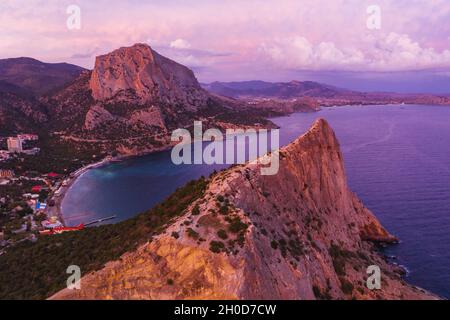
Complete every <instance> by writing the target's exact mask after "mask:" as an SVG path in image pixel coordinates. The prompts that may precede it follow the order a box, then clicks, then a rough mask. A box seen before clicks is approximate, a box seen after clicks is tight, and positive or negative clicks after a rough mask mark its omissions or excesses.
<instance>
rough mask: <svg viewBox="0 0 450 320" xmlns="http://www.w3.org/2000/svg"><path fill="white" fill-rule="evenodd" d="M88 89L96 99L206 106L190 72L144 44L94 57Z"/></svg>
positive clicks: (204, 98)
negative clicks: (124, 99)
mask: <svg viewBox="0 0 450 320" xmlns="http://www.w3.org/2000/svg"><path fill="white" fill-rule="evenodd" d="M89 86H90V88H91V90H92V96H93V97H94V98H95V99H96V100H100V101H105V100H107V99H111V98H114V97H115V98H117V97H118V96H120V95H121V96H122V98H125V97H127V99H129V100H130V99H133V100H140V101H141V102H143V103H144V102H146V101H147V102H149V101H151V102H155V101H157V102H163V103H184V104H187V105H189V106H191V107H192V108H194V109H195V108H197V107H199V106H203V105H205V104H206V100H207V94H206V92H205V91H204V90H203V89H202V88H201V87H200V84H199V83H198V82H197V79H196V78H195V76H194V73H193V72H192V70H190V69H188V68H187V67H185V66H183V65H181V64H178V63H176V62H175V61H172V60H170V59H168V58H166V57H163V56H161V55H160V54H158V53H157V52H155V51H153V50H152V49H151V48H150V47H149V46H148V45H146V44H135V45H134V46H132V47H124V48H120V49H117V50H115V51H113V52H111V53H108V54H106V55H103V56H99V57H97V58H96V61H95V67H94V70H93V71H92V75H91V79H90V82H89Z"/></svg>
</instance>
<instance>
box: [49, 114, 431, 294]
mask: <svg viewBox="0 0 450 320" xmlns="http://www.w3.org/2000/svg"><path fill="white" fill-rule="evenodd" d="M279 156H280V169H279V172H278V174H276V175H273V176H262V175H260V169H261V168H260V167H261V164H259V163H257V162H256V161H254V162H251V163H248V164H245V165H240V166H235V167H232V168H230V169H228V170H226V171H223V172H220V173H218V174H216V175H214V176H213V177H212V178H211V181H210V182H209V185H208V188H207V190H206V192H205V194H204V197H203V198H201V199H199V200H198V201H196V202H195V203H193V204H192V205H191V206H190V207H189V209H188V210H187V212H185V214H184V215H183V216H181V217H180V218H178V219H177V220H176V221H174V222H173V224H171V225H170V226H169V227H168V228H167V229H166V230H165V231H164V233H162V234H160V235H158V236H157V237H155V238H154V239H153V241H151V242H149V243H146V244H144V245H142V246H140V247H139V248H138V249H137V250H136V251H134V252H128V253H126V254H125V255H123V256H122V257H121V259H120V260H118V261H112V262H109V263H108V264H107V265H106V266H105V267H104V268H103V269H101V270H99V271H97V272H93V273H91V274H88V275H86V276H84V277H83V278H82V280H81V286H82V289H81V290H77V291H70V290H67V289H65V290H63V291H60V292H59V293H57V294H56V295H54V296H53V297H52V299H352V298H356V299H433V298H435V297H434V296H433V295H431V294H429V293H427V292H425V291H423V290H421V289H419V288H415V287H413V286H410V285H408V284H406V283H405V282H403V280H402V279H401V276H400V270H398V268H396V267H394V266H392V265H389V264H388V263H387V262H386V261H385V259H384V258H383V257H382V256H381V255H380V254H379V253H377V251H376V250H375V245H374V243H373V242H380V241H381V242H393V241H395V238H394V237H393V236H392V235H390V234H389V233H388V232H387V231H386V230H385V229H384V228H383V227H382V226H381V225H380V223H379V222H378V221H377V219H376V218H375V217H374V216H373V214H372V213H371V212H370V211H369V210H368V209H367V208H365V207H364V205H363V204H362V203H361V201H360V200H359V199H358V198H357V197H356V195H355V194H354V193H352V192H351V191H350V190H349V188H348V185H347V179H346V176H345V172H344V165H343V158H342V154H341V151H340V148H339V143H338V141H337V140H336V137H335V135H334V133H333V131H332V129H331V128H330V127H329V125H328V124H327V123H326V122H325V121H324V120H318V121H317V122H316V123H315V124H314V125H313V127H312V128H311V129H310V130H309V131H308V132H307V133H306V134H304V135H303V136H301V137H299V138H298V139H297V140H295V141H294V142H292V143H291V144H289V145H288V146H286V147H284V148H282V149H280V151H279ZM370 265H377V266H379V267H380V268H381V272H382V277H381V279H382V282H381V289H380V290H373V291H371V290H369V289H368V288H367V287H366V286H365V279H366V277H367V274H366V269H367V267H368V266H370Z"/></svg>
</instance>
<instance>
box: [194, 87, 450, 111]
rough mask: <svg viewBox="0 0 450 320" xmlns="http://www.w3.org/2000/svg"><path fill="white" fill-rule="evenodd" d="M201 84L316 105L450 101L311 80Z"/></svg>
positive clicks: (244, 95) (239, 95) (231, 93)
mask: <svg viewBox="0 0 450 320" xmlns="http://www.w3.org/2000/svg"><path fill="white" fill-rule="evenodd" d="M202 86H203V87H204V88H205V89H206V90H208V91H210V92H213V93H215V94H219V95H224V96H228V97H232V98H235V99H246V100H255V99H256V100H261V99H281V100H286V99H288V100H289V99H298V98H302V97H310V98H315V99H316V100H317V101H318V102H319V103H320V105H323V106H331V105H345V104H389V103H406V104H450V96H449V95H431V94H399V93H393V92H358V91H352V90H347V89H342V88H338V87H334V86H330V85H327V84H322V83H318V82H313V81H290V82H274V83H272V82H265V81H242V82H213V83H210V84H202Z"/></svg>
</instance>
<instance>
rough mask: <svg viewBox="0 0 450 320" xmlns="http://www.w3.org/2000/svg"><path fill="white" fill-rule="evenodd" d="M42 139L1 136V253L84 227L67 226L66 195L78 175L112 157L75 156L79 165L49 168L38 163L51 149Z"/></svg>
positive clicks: (31, 136) (29, 136) (75, 160)
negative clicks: (63, 208)
mask: <svg viewBox="0 0 450 320" xmlns="http://www.w3.org/2000/svg"><path fill="white" fill-rule="evenodd" d="M39 140H40V139H39V136H38V135H37V134H17V135H15V136H9V137H0V255H2V254H3V253H4V252H5V250H6V249H7V248H8V247H10V246H14V245H17V244H19V243H21V242H23V241H37V240H38V238H39V236H48V235H52V234H58V233H62V232H67V231H77V230H81V229H83V228H84V225H83V224H81V225H78V226H66V225H65V223H64V220H63V217H62V215H61V212H60V205H61V201H62V198H63V195H64V193H65V192H66V190H67V189H68V188H69V187H70V185H71V183H73V181H74V179H75V178H76V177H78V176H79V175H81V174H82V173H83V172H85V171H86V170H87V169H89V168H91V167H93V166H96V165H99V164H102V163H103V162H104V161H107V160H108V159H109V158H108V157H106V158H103V160H101V161H97V162H95V158H96V156H93V157H91V158H92V160H91V159H89V160H84V161H83V160H80V159H72V160H70V162H71V163H75V165H72V166H71V165H69V163H68V162H67V163H68V165H67V168H62V167H61V166H58V167H57V170H58V171H57V172H55V171H51V170H50V171H49V170H47V171H46V170H45V169H46V167H45V166H44V167H41V168H39V166H38V165H36V164H35V163H38V162H40V159H39V156H40V154H41V153H42V152H48V151H47V150H44V151H42V150H41V148H39V145H40V143H39ZM55 161H58V159H55ZM61 162H63V161H58V163H61ZM93 162H94V163H93ZM34 168H36V169H34ZM74 168H76V170H74ZM33 169H34V170H33Z"/></svg>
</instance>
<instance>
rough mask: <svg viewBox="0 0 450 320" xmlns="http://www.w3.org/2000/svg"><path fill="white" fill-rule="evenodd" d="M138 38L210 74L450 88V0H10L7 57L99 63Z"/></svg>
mask: <svg viewBox="0 0 450 320" xmlns="http://www.w3.org/2000/svg"><path fill="white" fill-rule="evenodd" d="M138 42H140V43H147V44H149V45H150V46H151V47H152V48H153V49H155V50H156V51H158V52H159V53H161V54H163V55H165V56H167V57H169V58H171V59H173V60H175V61H177V62H180V63H182V64H184V65H187V66H188V67H190V68H192V69H193V70H194V72H195V74H196V76H197V78H198V79H199V81H201V82H212V81H241V80H256V79H257V80H266V81H273V82H275V81H290V80H314V81H321V82H324V83H328V84H332V85H336V86H340V87H344V88H350V89H356V90H364V91H398V92H432V93H450V0H370V1H366V0H276V1H272V0H221V1H216V0H151V1H145V0H120V1H119V0H116V1H114V0H109V1H106V0H96V1H90V0H45V1H44V0H0V58H10V57H21V56H27V57H33V58H36V59H39V60H42V61H44V62H68V63H73V64H77V65H80V66H83V67H85V68H93V66H94V63H95V56H97V55H100V54H105V53H107V52H110V51H112V50H114V49H116V48H119V47H123V46H130V45H132V44H134V43H138Z"/></svg>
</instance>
